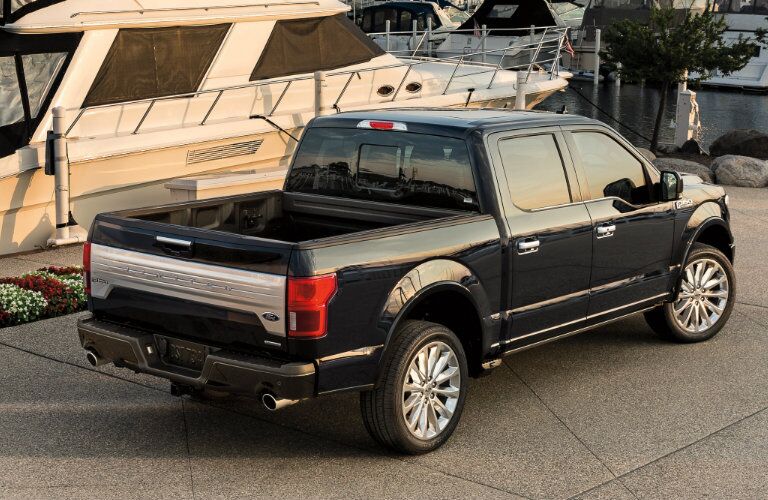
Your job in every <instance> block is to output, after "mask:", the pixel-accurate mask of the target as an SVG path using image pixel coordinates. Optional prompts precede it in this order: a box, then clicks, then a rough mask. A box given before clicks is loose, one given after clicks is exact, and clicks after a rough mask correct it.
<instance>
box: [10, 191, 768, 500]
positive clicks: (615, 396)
mask: <svg viewBox="0 0 768 500" xmlns="http://www.w3.org/2000/svg"><path fill="white" fill-rule="evenodd" d="M730 192H731V197H732V198H733V201H732V204H733V210H734V229H735V233H736V237H737V239H738V247H737V266H736V268H737V274H738V278H739V283H738V286H739V290H738V294H739V295H738V305H737V307H736V309H735V311H734V314H733V316H732V317H731V320H730V322H729V324H728V325H727V327H726V328H725V329H724V330H723V331H722V332H721V333H720V334H719V335H718V336H717V337H716V338H715V339H713V340H712V341H710V342H706V343H702V344H696V345H676V344H670V343H666V342H663V341H661V340H659V339H657V338H656V337H655V336H654V335H653V334H652V333H651V332H650V330H649V329H648V328H647V327H646V326H645V324H644V323H643V320H642V318H630V319H629V320H625V321H622V322H620V323H616V324H613V325H610V326H607V327H603V328H601V329H599V330H596V331H593V332H589V333H585V334H582V335H579V336H576V337H572V338H569V339H566V340H563V341H561V342H559V343H554V344H550V345H548V346H544V347H541V348H537V349H533V350H530V351H526V352H523V353H520V354H518V355H515V356H512V357H510V358H507V360H506V362H505V366H503V367H500V368H499V369H497V370H495V371H494V372H493V374H492V375H490V376H489V377H486V378H483V379H480V380H473V381H472V382H471V383H470V388H469V389H470V390H469V396H468V399H467V406H466V409H465V412H464V415H463V417H462V421H461V424H460V425H459V427H458V429H457V431H456V433H455V434H454V436H453V438H452V439H451V440H450V441H449V443H448V444H447V445H446V446H445V447H443V448H442V449H440V450H438V451H437V452H435V453H432V454H430V455H427V456H421V457H400V456H395V455H391V454H387V453H385V452H382V451H381V450H380V449H379V448H377V447H376V446H375V444H374V443H373V442H372V441H371V440H370V438H368V436H367V434H366V433H365V430H364V428H363V425H362V423H361V421H360V417H359V410H358V406H357V397H356V396H355V395H352V394H347V395H338V396H335V397H330V398H327V399H321V400H316V401H309V402H307V403H306V404H302V405H297V406H294V407H290V408H287V409H285V410H283V411H281V412H277V413H268V412H266V411H265V410H263V409H262V408H261V407H260V405H259V404H257V403H255V402H251V401H247V400H240V399H226V400H220V401H213V402H206V403H199V402H194V401H191V400H189V399H179V398H174V397H172V396H171V395H170V394H169V391H168V385H167V383H164V382H162V381H160V380H158V379H155V378H152V377H148V376H144V375H135V374H133V373H131V372H128V371H126V370H118V369H115V368H114V367H111V366H110V367H102V368H99V369H93V368H91V367H90V366H89V365H87V363H86V362H85V360H84V358H83V356H82V352H81V350H80V348H79V344H78V341H77V335H76V333H75V330H74V325H75V321H76V317H73V316H70V317H64V318H57V319H52V320H48V321H43V322H38V323H33V324H30V325H23V326H19V327H14V328H6V329H4V330H0V365H1V366H3V369H2V370H0V387H2V391H0V443H2V444H0V497H2V498H9V497H10V498H40V497H56V498H70V497H71V498H139V497H156V498H166V497H167V498H212V497H277V496H281V497H302V498H306V497H359V498H362V497H413V498H418V497H427V496H430V497H439V498H444V497H480V496H483V497H494V498H495V497H504V498H520V497H528V498H568V497H579V498H590V499H597V498H611V499H616V498H617V499H624V498H626V499H632V498H643V499H645V498H695V497H703V496H711V497H715V498H723V497H728V498H745V499H746V498H749V499H751V498H766V497H768V474H766V471H767V470H768V335H766V329H768V299H766V292H768V263H767V262H766V259H765V256H766V251H765V249H766V248H768V190H749V189H732V190H730ZM19 260H24V259H21V258H20V259H19ZM29 262H32V261H29ZM37 262H39V261H37Z"/></svg>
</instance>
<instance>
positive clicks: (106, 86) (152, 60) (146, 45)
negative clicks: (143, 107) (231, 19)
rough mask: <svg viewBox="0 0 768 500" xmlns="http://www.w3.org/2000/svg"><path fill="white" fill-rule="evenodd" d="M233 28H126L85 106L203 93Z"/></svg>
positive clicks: (89, 93) (216, 26)
mask: <svg viewBox="0 0 768 500" xmlns="http://www.w3.org/2000/svg"><path fill="white" fill-rule="evenodd" d="M229 27H230V25H229V24H216V25H212V26H180V27H170V28H132V29H122V30H120V31H119V32H118V34H117V37H116V38H115V41H114V42H113V43H112V47H111V48H110V49H109V52H108V53H107V57H106V58H105V59H104V63H103V64H102V66H101V68H100V69H99V72H98V74H97V75H96V79H95V80H94V82H93V85H92V86H91V89H90V90H89V91H88V96H87V97H86V98H85V102H84V103H83V107H90V106H100V105H103V104H114V103H119V102H129V101H138V100H141V99H151V98H155V97H164V96H171V95H178V94H186V93H192V92H195V91H197V89H198V88H199V87H200V84H201V83H202V81H203V78H204V77H205V73H206V72H207V71H208V68H209V67H210V66H211V64H212V63H213V59H214V58H215V57H216V54H217V52H218V50H219V47H220V46H221V44H222V42H223V41H224V37H225V36H226V34H227V31H228V30H229Z"/></svg>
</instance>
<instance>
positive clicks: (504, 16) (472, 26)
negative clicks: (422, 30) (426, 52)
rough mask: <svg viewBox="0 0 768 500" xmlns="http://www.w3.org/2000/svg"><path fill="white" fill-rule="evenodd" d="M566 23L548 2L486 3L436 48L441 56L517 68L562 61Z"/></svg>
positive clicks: (508, 0)
mask: <svg viewBox="0 0 768 500" xmlns="http://www.w3.org/2000/svg"><path fill="white" fill-rule="evenodd" d="M566 30H567V26H566V23H565V22H564V21H563V20H562V19H561V18H560V16H559V15H558V14H557V12H556V10H555V8H554V6H553V5H552V4H551V3H550V2H549V1H548V0H486V1H485V2H483V3H482V4H481V5H480V6H479V7H478V8H477V10H475V12H474V13H473V14H472V16H471V17H470V18H469V19H467V20H466V21H464V23H463V24H462V25H461V26H459V28H458V29H456V30H454V31H453V32H451V33H450V34H449V35H448V36H447V37H446V38H445V40H444V41H443V42H442V43H440V45H439V46H438V47H437V49H436V54H437V55H438V56H440V57H463V59H464V60H465V61H474V62H483V63H490V64H496V65H499V66H500V67H503V68H518V67H521V66H525V65H527V64H529V63H530V62H531V61H533V62H535V63H537V64H539V65H541V66H551V65H553V63H554V62H555V59H559V53H560V51H561V49H562V46H561V45H562V41H563V39H564V36H565V33H566Z"/></svg>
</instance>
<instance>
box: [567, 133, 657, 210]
mask: <svg viewBox="0 0 768 500" xmlns="http://www.w3.org/2000/svg"><path fill="white" fill-rule="evenodd" d="M573 142H574V143H575V145H576V149H577V150H578V155H579V157H580V158H581V165H582V166H583V168H584V171H585V174H586V176H587V184H588V186H589V194H590V197H591V199H593V200H595V199H599V198H607V197H616V198H621V199H622V200H624V201H626V202H627V203H629V204H631V205H644V204H647V203H648V202H649V201H650V194H651V191H650V188H649V186H648V183H647V181H646V177H645V169H644V168H643V164H642V163H641V162H640V160H638V159H637V158H635V157H634V156H633V155H632V154H631V153H630V152H629V151H627V150H626V149H624V147H623V146H622V145H621V144H619V143H618V142H616V141H615V140H614V139H613V138H611V137H610V136H608V135H606V134H603V133H600V132H574V133H573Z"/></svg>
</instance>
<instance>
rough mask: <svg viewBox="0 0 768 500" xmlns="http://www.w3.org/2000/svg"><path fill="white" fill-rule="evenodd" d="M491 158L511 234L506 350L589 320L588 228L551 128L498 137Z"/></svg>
mask: <svg viewBox="0 0 768 500" xmlns="http://www.w3.org/2000/svg"><path fill="white" fill-rule="evenodd" d="M492 143H493V146H492V147H491V151H492V153H493V156H494V164H498V165H499V166H501V168H500V169H499V168H497V169H496V170H497V177H501V176H503V177H501V178H498V179H497V180H498V182H499V185H500V186H501V189H502V191H506V192H504V193H503V195H502V201H503V202H504V212H505V220H506V223H507V225H508V230H509V234H510V238H509V242H508V246H507V252H506V255H507V256H506V258H507V259H508V269H509V272H508V276H507V282H508V292H507V297H506V305H507V307H506V309H507V311H506V317H507V328H506V332H505V334H504V338H503V339H502V341H501V343H502V348H503V349H504V350H510V349H514V348H516V347H519V346H523V345H527V344H529V343H534V342H538V341H540V340H543V339H546V338H549V337H554V336H557V335H559V334H560V333H562V332H563V331H566V330H569V329H574V328H577V327H578V325H579V324H580V323H582V322H583V321H584V319H585V317H586V314H587V305H588V290H589V275H590V265H591V259H592V238H591V232H592V222H591V220H590V217H589V213H588V212H587V209H586V207H585V206H584V204H583V203H582V202H581V198H580V193H579V189H578V185H574V184H573V183H574V182H575V173H574V171H573V166H572V164H571V161H570V158H569V156H568V151H567V147H566V145H565V143H564V141H563V138H562V135H561V134H560V132H559V130H558V129H556V128H552V129H540V130H537V131H536V132H535V133H532V132H530V131H526V132H525V133H509V134H499V135H497V136H495V137H493V140H492Z"/></svg>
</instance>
